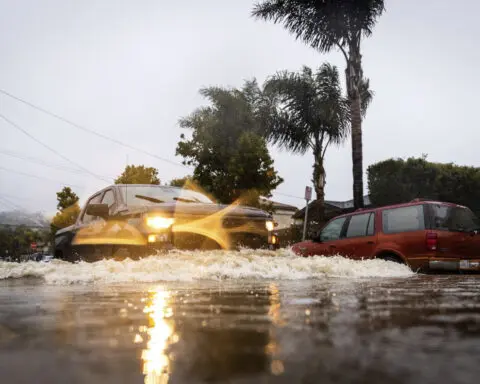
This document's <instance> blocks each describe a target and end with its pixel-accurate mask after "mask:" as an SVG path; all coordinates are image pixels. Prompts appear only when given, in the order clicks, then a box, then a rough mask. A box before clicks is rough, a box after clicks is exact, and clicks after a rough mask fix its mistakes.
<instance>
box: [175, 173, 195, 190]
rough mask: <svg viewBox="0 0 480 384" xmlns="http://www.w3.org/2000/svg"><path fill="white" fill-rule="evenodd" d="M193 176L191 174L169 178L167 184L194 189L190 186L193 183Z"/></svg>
mask: <svg viewBox="0 0 480 384" xmlns="http://www.w3.org/2000/svg"><path fill="white" fill-rule="evenodd" d="M193 182H194V181H193V178H192V176H184V177H180V178H177V179H172V180H170V183H169V185H170V186H171V187H179V188H185V189H194V188H193V187H192V184H193Z"/></svg>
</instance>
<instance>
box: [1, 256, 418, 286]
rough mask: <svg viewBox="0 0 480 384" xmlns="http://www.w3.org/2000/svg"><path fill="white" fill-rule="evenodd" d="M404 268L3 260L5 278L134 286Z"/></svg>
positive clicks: (263, 261)
mask: <svg viewBox="0 0 480 384" xmlns="http://www.w3.org/2000/svg"><path fill="white" fill-rule="evenodd" d="M411 275H413V272H412V271H411V270H410V269H409V268H408V267H407V266H405V265H401V264H397V263H392V262H386V261H383V260H357V261H355V260H350V259H346V258H343V257H340V256H334V257H323V256H314V257H307V258H305V257H298V256H295V255H294V254H293V253H292V252H291V251H290V250H288V249H282V250H279V251H275V252H273V251H258V250H242V251H239V252H236V251H208V252H186V251H172V252H169V253H167V254H164V255H155V256H150V257H146V258H144V259H141V260H136V261H133V260H130V259H127V260H123V261H115V260H102V261H98V262H95V263H85V262H80V263H76V264H72V263H68V262H64V261H60V260H53V261H51V262H50V263H37V262H33V261H32V262H27V263H9V262H0V280H4V279H19V278H24V277H37V278H41V279H43V280H44V281H45V282H46V283H49V284H59V285H60V284H77V283H80V284H81V283H84V284H90V283H129V282H157V281H194V280H224V279H253V280H255V279H257V280H262V279H275V280H277V279H278V280H300V279H315V278H324V277H328V276H334V277H350V278H356V277H408V276H411Z"/></svg>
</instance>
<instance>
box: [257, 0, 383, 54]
mask: <svg viewBox="0 0 480 384" xmlns="http://www.w3.org/2000/svg"><path fill="white" fill-rule="evenodd" d="M384 10H385V6H384V0H323V1H316V0H307V1H305V0H265V1H263V2H261V3H258V4H256V5H255V6H254V9H253V12H252V14H253V16H254V17H257V18H260V19H263V20H268V21H273V22H274V23H275V24H277V23H279V24H283V26H284V27H285V29H287V30H288V31H289V32H291V33H292V34H293V35H295V37H296V38H297V39H300V40H303V41H304V42H305V43H306V44H308V45H310V46H311V47H313V48H315V49H318V50H319V51H320V52H329V51H331V50H332V49H334V48H335V47H340V48H342V49H343V48H344V47H346V46H348V45H349V44H351V43H352V42H358V43H359V40H360V38H361V36H362V35H363V36H365V37H368V36H370V35H371V34H372V31H373V27H374V26H375V23H376V22H377V19H378V18H379V17H380V16H381V15H382V13H383V12H384Z"/></svg>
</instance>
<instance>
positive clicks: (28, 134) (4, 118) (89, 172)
mask: <svg viewBox="0 0 480 384" xmlns="http://www.w3.org/2000/svg"><path fill="white" fill-rule="evenodd" d="M0 117H1V118H2V119H3V120H5V121H6V122H7V123H8V124H10V125H11V126H12V127H14V128H15V129H17V130H19V131H20V132H22V133H23V134H24V135H26V136H28V137H29V138H30V139H32V140H33V141H35V142H36V143H38V144H40V145H41V146H42V147H44V148H46V149H48V150H49V151H50V152H52V153H54V154H55V155H57V156H59V157H61V158H62V159H63V160H65V161H67V162H69V163H71V164H73V165H75V166H77V167H78V168H80V169H82V170H83V171H85V172H87V173H88V174H90V175H92V176H93V177H96V178H97V179H99V180H102V181H105V182H107V183H110V182H111V180H108V179H105V178H103V177H101V176H98V175H96V174H95V173H93V172H91V171H89V170H88V169H86V168H85V167H82V166H81V165H80V164H77V163H76V162H74V161H73V160H70V159H69V158H68V157H66V156H64V155H62V154H61V153H60V152H58V151H57V150H55V149H53V148H52V147H50V146H48V145H47V144H45V143H44V142H42V141H40V140H39V139H37V138H36V137H35V136H33V135H32V134H30V133H29V132H28V131H26V130H25V129H23V128H22V127H20V126H19V125H18V124H16V123H14V122H13V121H11V120H10V119H8V118H7V117H6V116H4V115H3V114H1V113H0Z"/></svg>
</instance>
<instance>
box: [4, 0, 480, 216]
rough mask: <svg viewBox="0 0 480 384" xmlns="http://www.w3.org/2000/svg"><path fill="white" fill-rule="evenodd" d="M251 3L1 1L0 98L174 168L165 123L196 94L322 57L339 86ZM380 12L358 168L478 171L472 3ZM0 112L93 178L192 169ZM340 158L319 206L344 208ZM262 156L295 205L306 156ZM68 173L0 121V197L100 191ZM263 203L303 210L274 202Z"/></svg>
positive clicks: (346, 160)
mask: <svg viewBox="0 0 480 384" xmlns="http://www.w3.org/2000/svg"><path fill="white" fill-rule="evenodd" d="M252 4H253V1H251V0H235V1H222V0H206V1H201V2H199V1H194V0H186V1H183V2H171V1H165V0H138V1H133V0H131V1H126V0H124V1H119V0H102V1H98V0H82V1H80V0H77V1H72V0H70V1H69V0H50V1H32V0H29V1H26V0H15V1H13V0H10V1H5V0H0V55H1V60H0V88H1V89H3V90H6V91H8V92H10V93H12V94H14V95H16V96H19V97H22V98H24V99H26V100H28V101H31V102H32V103H34V104H36V105H39V106H41V107H43V108H46V109H48V110H50V111H52V112H55V113H57V114H59V115H62V116H65V117H67V118H68V119H70V120H71V121H73V122H75V123H77V124H80V125H82V126H85V127H88V128H89V129H92V130H95V131H98V132H100V133H102V134H104V135H107V136H111V137H113V138H115V139H118V140H120V141H123V142H126V143H129V144H131V145H134V146H136V147H139V148H142V149H144V150H146V151H149V152H152V153H155V154H158V155H159V156H161V157H164V158H167V159H171V160H173V161H176V162H178V163H180V162H181V158H178V157H177V158H176V157H175V147H176V144H177V141H178V138H179V135H180V134H181V129H180V128H179V127H178V124H177V122H178V119H179V118H180V117H181V116H185V115H187V114H189V113H190V112H192V111H193V110H194V109H195V108H196V107H198V106H200V105H202V103H204V101H203V100H202V98H201V97H200V96H199V95H198V90H199V88H201V87H204V86H209V85H221V86H241V85H242V82H243V80H244V79H248V78H251V77H254V76H255V77H257V79H258V80H259V81H260V82H263V81H264V80H265V78H266V77H267V76H269V75H271V74H273V73H275V72H276V71H278V70H284V69H288V70H297V69H300V68H301V66H302V65H308V66H311V67H317V66H319V65H320V64H321V63H322V62H324V61H329V62H331V63H333V64H335V65H337V66H338V67H339V69H340V71H341V74H342V76H343V70H344V67H345V63H344V60H343V58H342V57H341V56H340V55H339V54H338V53H336V52H333V53H331V54H328V55H324V54H320V53H318V52H316V51H315V50H313V49H311V48H308V47H306V46H305V45H304V44H303V43H302V42H299V41H295V39H294V38H293V37H292V36H290V35H289V34H288V33H287V32H286V31H285V30H284V29H283V27H281V26H280V25H273V24H269V23H266V22H263V21H256V20H254V19H252V18H251V17H250V12H251V9H252ZM386 7H387V12H386V13H385V14H384V15H383V16H382V18H381V19H380V21H379V23H378V25H377V26H376V28H375V30H374V34H373V36H372V37H371V38H370V39H368V40H366V41H364V43H363V47H362V48H363V64H364V72H365V75H366V76H367V77H369V78H370V81H371V87H372V88H373V89H374V91H375V99H374V102H373V104H372V105H371V107H370V109H369V111H368V116H367V118H366V119H365V121H364V124H363V130H364V131H363V132H364V134H363V145H364V146H363V148H364V154H363V156H364V168H365V170H366V168H367V166H368V165H369V164H372V163H374V162H377V161H380V160H384V159H386V158H390V157H408V156H421V155H422V153H426V154H428V158H429V159H430V160H432V161H438V162H455V163H457V164H465V165H474V166H480V156H479V155H478V153H479V143H480V140H479V139H480V133H479V130H478V129H477V127H476V125H477V122H478V117H477V115H478V111H477V110H478V104H477V103H478V92H477V90H478V89H480V81H479V79H480V77H479V74H478V69H477V68H478V62H479V59H480V57H479V56H480V52H479V50H478V49H477V48H476V46H477V45H478V41H477V40H478V37H479V31H478V29H479V28H480V27H479V26H478V25H479V24H478V20H477V19H478V14H479V12H480V4H479V3H477V2H475V1H472V0H457V1H456V2H455V5H453V3H452V2H451V1H449V0H422V1H419V0H390V1H386ZM475 25H477V27H475ZM0 113H1V114H3V115H5V116H6V117H7V118H9V119H10V120H12V121H13V122H15V123H16V124H18V125H19V126H20V127H21V128H23V129H25V130H26V131H28V132H29V133H30V134H32V135H34V136H35V137H36V138H37V139H39V140H41V141H42V142H44V143H45V144H46V145H48V146H50V147H53V148H54V149H55V150H57V151H58V152H59V153H61V154H62V155H63V156H65V157H67V158H68V159H71V160H72V161H73V162H75V163H77V164H80V165H81V166H82V167H83V168H85V169H87V170H89V171H91V172H93V173H95V174H97V175H101V176H103V177H112V178H113V177H115V176H117V175H118V174H119V173H121V171H122V170H123V168H124V166H125V163H126V161H127V156H128V161H129V163H131V164H145V165H149V166H154V167H156V168H158V169H159V175H160V177H161V179H162V181H169V180H170V179H171V178H174V177H181V176H184V175H186V174H188V173H189V172H190V171H189V170H188V169H185V168H183V167H181V166H175V165H172V164H169V163H166V162H162V161H160V160H158V159H154V158H151V157H149V156H147V155H144V154H141V153H138V152H136V151H133V150H129V149H126V148H124V147H121V146H119V145H116V144H114V143H112V142H109V141H105V140H102V139H101V138H98V137H96V136H92V135H90V134H88V133H85V132H83V131H81V130H78V129H75V128H73V127H71V126H68V125H66V124H64V123H62V122H59V121H57V120H55V119H53V118H51V117H49V116H45V115H43V114H41V113H39V112H38V111H35V110H32V109H31V108H29V107H27V106H25V105H22V104H20V103H18V102H16V101H14V100H11V99H9V98H7V97H5V96H2V95H0ZM350 150H351V144H350V142H347V143H345V145H344V146H343V147H341V148H334V147H332V148H331V149H330V150H329V151H328V152H327V156H326V157H327V159H326V170H327V185H326V197H327V199H330V200H347V199H351V198H352V174H351V173H352V172H351V168H352V162H351V154H350ZM272 154H273V157H274V159H275V167H276V168H277V170H278V171H279V173H280V175H281V176H282V177H283V178H284V179H285V182H284V183H283V184H282V185H280V187H279V188H278V190H277V191H278V192H279V193H282V194H289V195H295V196H303V190H304V187H305V185H306V184H310V180H311V174H312V163H313V160H312V155H311V154H310V153H308V154H306V155H305V156H292V155H291V154H290V153H288V152H285V151H278V150H277V149H273V150H272ZM14 156H16V157H14ZM18 157H22V158H21V159H20V158H18ZM32 159H41V161H42V162H43V163H44V164H48V165H50V166H51V167H46V166H45V165H40V164H38V162H37V164H35V161H32ZM27 160H28V161H27ZM72 168H75V166H74V165H72V164H71V163H68V162H66V161H65V160H64V159H62V158H61V157H59V156H57V155H55V154H54V153H52V152H50V151H49V150H48V149H47V148H45V147H42V146H41V145H40V144H38V143H37V142H35V141H33V140H32V139H31V138H29V137H27V136H26V135H24V134H23V133H21V132H20V131H19V130H16V129H14V128H13V127H11V126H10V125H8V124H6V123H5V122H4V121H2V120H1V119H0V198H2V197H3V199H5V198H7V199H8V200H9V201H10V202H11V203H14V204H16V205H19V206H23V207H25V208H27V209H29V210H42V211H45V212H46V213H53V212H54V211H55V205H56V199H55V192H56V191H58V190H59V189H60V188H61V187H62V186H63V185H65V184H71V185H73V186H74V187H73V189H74V191H75V192H77V194H79V195H80V197H81V198H82V201H84V199H85V198H86V197H88V195H90V194H92V193H94V192H95V191H96V190H98V189H100V188H102V187H104V186H105V185H106V183H105V182H103V181H101V180H99V179H97V178H95V177H93V176H91V175H88V174H83V175H82V174H78V173H75V172H74V171H73V170H72ZM12 171H14V172H16V173H14V172H12ZM18 172H22V173H24V174H19V173H18ZM25 174H28V175H34V176H37V177H40V178H41V179H38V178H34V177H31V176H27V175H25ZM366 184H367V183H366V178H365V187H367V185H366ZM274 198H275V199H276V200H278V201H281V202H285V203H293V204H295V205H297V206H301V205H302V204H303V202H302V200H300V199H295V198H289V197H286V196H283V195H280V194H275V195H274ZM0 203H2V205H0V210H2V209H8V208H9V206H8V203H6V202H5V200H1V199H0Z"/></svg>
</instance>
